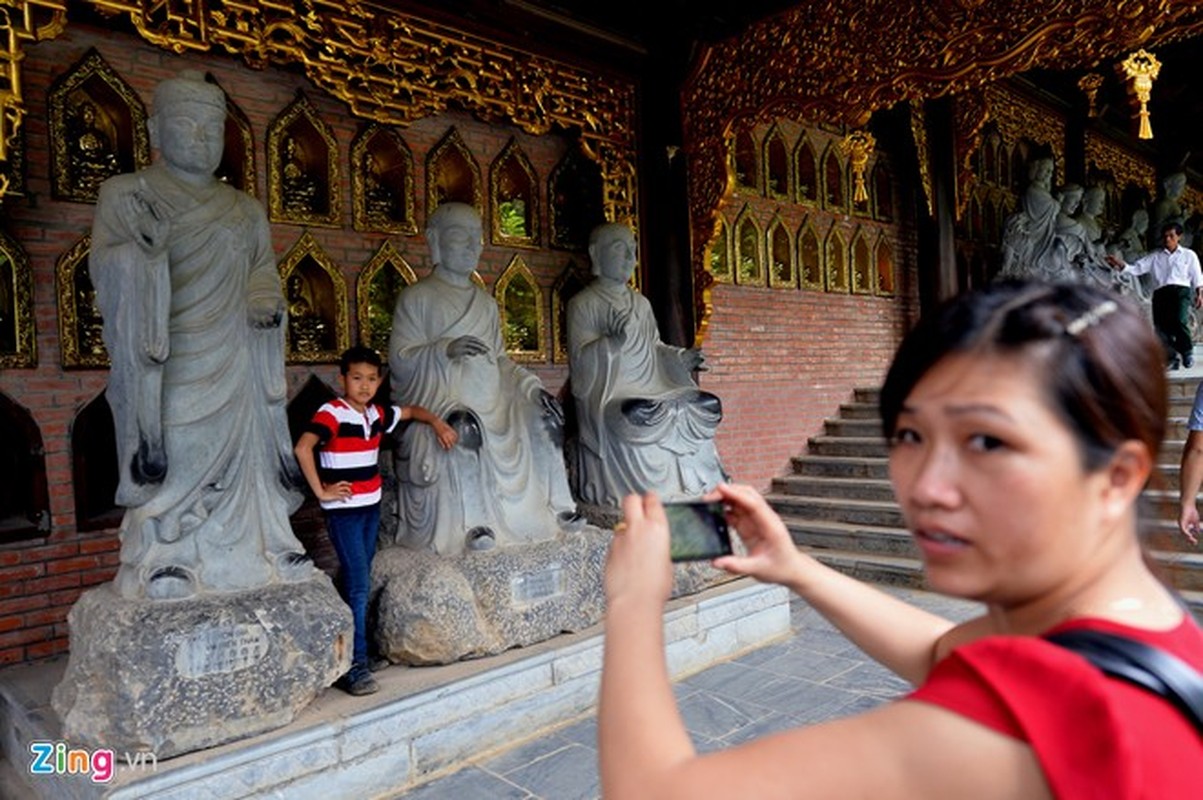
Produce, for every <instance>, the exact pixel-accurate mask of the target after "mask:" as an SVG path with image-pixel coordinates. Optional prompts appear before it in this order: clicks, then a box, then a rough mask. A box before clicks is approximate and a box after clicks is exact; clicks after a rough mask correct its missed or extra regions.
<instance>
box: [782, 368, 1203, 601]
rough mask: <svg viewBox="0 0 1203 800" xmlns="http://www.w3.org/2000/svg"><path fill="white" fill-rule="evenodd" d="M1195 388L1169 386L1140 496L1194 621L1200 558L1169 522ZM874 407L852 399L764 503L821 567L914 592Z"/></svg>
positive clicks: (910, 551) (1155, 553) (868, 397)
mask: <svg viewBox="0 0 1203 800" xmlns="http://www.w3.org/2000/svg"><path fill="white" fill-rule="evenodd" d="M1198 382H1199V377H1197V376H1194V375H1191V376H1182V377H1171V379H1170V410H1169V417H1170V419H1169V425H1168V427H1167V431H1166V442H1165V446H1164V447H1163V449H1162V452H1161V455H1160V458H1159V464H1160V470H1161V474H1162V478H1163V480H1162V481H1161V484H1160V485H1159V486H1154V487H1152V488H1149V489H1147V490H1146V491H1145V495H1144V499H1143V501H1142V509H1141V512H1142V523H1141V530H1142V534H1143V535H1144V537H1145V538H1144V541H1145V547H1146V550H1147V551H1148V553H1149V555H1150V557H1151V559H1152V561H1153V563H1154V564H1155V565H1156V566H1157V567H1158V568H1159V569H1160V571H1161V574H1162V576H1163V577H1164V578H1165V579H1166V581H1167V582H1169V583H1170V585H1172V586H1173V587H1174V588H1176V589H1177V590H1178V591H1179V592H1180V593H1181V594H1182V597H1183V599H1185V600H1186V602H1187V603H1188V604H1189V605H1190V606H1191V607H1192V608H1193V609H1194V610H1195V613H1196V615H1203V551H1201V550H1200V549H1197V548H1195V547H1193V546H1192V545H1191V544H1190V542H1188V541H1187V540H1186V539H1185V538H1184V537H1183V536H1181V535H1180V534H1178V532H1177V522H1176V520H1177V518H1178V510H1177V507H1178V501H1177V498H1178V477H1179V475H1178V473H1179V469H1178V464H1179V460H1180V459H1181V456H1182V446H1183V442H1184V440H1185V439H1186V419H1187V417H1188V416H1189V414H1190V407H1191V402H1192V401H1193V399H1194V394H1195V387H1196V386H1197V385H1198ZM877 404H878V390H877V389H856V390H854V392H853V397H852V401H851V402H849V403H844V404H843V405H841V406H840V409H839V416H838V417H836V418H834V419H828V420H826V421H825V422H824V432H823V434H822V435H820V436H815V437H812V438H811V439H810V441H809V442H808V445H807V452H806V454H805V455H799V456H795V457H794V458H793V459H792V465H791V466H792V471H791V473H790V474H789V475H785V476H783V477H779V478H775V479H774V480H773V484H772V487H771V488H770V490H769V493H768V495H767V497H768V500H769V503H770V504H771V505H772V506H773V507H774V508H775V509H776V510H777V512H778V513H779V514H780V515H781V516H782V518H783V519H784V520H785V524H786V526H787V527H788V528H789V530H790V533H791V534H792V536H793V538H794V541H795V542H797V543H798V546H799V547H800V548H802V549H803V550H805V551H806V552H808V553H810V554H812V555H813V556H815V557H816V558H818V559H819V560H820V561H822V562H824V563H826V564H828V565H830V566H832V567H834V568H836V569H839V570H840V571H842V572H845V573H848V574H850V575H853V576H855V577H857V578H860V579H861V580H864V581H867V582H870V583H882V584H892V585H900V586H911V587H915V588H922V587H923V586H924V583H923V571H922V566H921V563H920V560H919V554H918V550H917V549H916V548H915V546H914V544H913V543H912V542H911V538H910V535H909V534H908V533H907V530H906V526H905V524H904V522H903V519H902V511H901V509H899V507H898V504H897V503H896V502H895V501H894V494H893V490H892V488H891V486H890V481H889V475H888V473H887V467H886V457H887V452H886V444H885V440H884V439H883V438H882V435H881V418H880V416H879V415H878V411H877Z"/></svg>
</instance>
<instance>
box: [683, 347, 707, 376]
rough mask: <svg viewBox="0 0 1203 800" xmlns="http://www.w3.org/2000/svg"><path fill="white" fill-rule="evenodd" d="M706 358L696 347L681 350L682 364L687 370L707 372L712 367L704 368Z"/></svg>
mask: <svg viewBox="0 0 1203 800" xmlns="http://www.w3.org/2000/svg"><path fill="white" fill-rule="evenodd" d="M705 360H706V357H705V356H703V355H702V351H701V350H699V349H698V348H696V347H685V348H682V349H681V363H682V364H684V365H685V369H687V370H689V371H690V372H693V371H694V370H697V371H699V372H705V371H706V370H708V369H710V367H707V366H703V362H704V361H705Z"/></svg>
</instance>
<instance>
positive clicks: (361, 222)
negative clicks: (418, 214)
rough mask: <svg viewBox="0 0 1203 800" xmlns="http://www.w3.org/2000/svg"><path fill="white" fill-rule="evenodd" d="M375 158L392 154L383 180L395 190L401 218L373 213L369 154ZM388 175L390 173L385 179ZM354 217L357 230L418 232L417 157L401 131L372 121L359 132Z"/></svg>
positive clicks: (353, 182) (355, 144)
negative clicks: (370, 199) (415, 182)
mask: <svg viewBox="0 0 1203 800" xmlns="http://www.w3.org/2000/svg"><path fill="white" fill-rule="evenodd" d="M369 155H370V156H372V157H373V160H375V159H376V158H377V157H378V156H380V155H385V156H391V160H390V161H389V162H386V164H385V166H384V168H383V169H382V170H381V171H382V176H381V177H380V178H377V179H376V180H378V181H381V182H383V183H385V184H387V185H389V186H390V187H392V190H393V191H394V193H395V194H394V197H393V201H394V203H396V204H397V207H398V208H399V209H400V212H401V213H400V217H401V218H400V219H398V218H397V217H395V216H391V217H390V216H383V215H380V214H373V213H372V209H371V208H369V207H368V193H369V189H370V186H369V180H368V167H367V164H366V160H367V157H368V156H369ZM384 176H390V177H388V179H387V180H382V179H383V177H384ZM351 219H352V224H353V225H354V227H355V230H357V231H385V232H388V233H405V234H409V235H411V236H412V235H413V234H416V233H417V232H418V222H417V219H416V218H415V216H414V156H413V153H412V152H411V151H410V149H409V145H408V144H406V143H405V139H404V138H403V137H402V136H401V134H400V133H399V132H398V131H396V130H395V129H393V128H389V127H385V126H384V125H380V124H379V123H375V122H373V123H371V124H369V125H367V126H366V127H364V128H363V130H361V131H360V132H359V135H357V136H356V137H355V141H353V142H352V143H351Z"/></svg>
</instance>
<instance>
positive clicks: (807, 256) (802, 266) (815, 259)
mask: <svg viewBox="0 0 1203 800" xmlns="http://www.w3.org/2000/svg"><path fill="white" fill-rule="evenodd" d="M820 241H821V240H820V239H819V234H818V231H816V230H815V224H814V219H813V218H812V217H809V216H808V217H807V218H806V220H805V221H804V222H803V223H802V227H801V228H799V229H798V283H799V284H800V285H801V287H802V288H803V289H811V290H813V291H816V292H821V291H823V287H824V285H825V284H824V281H823V269H824V267H823V248H822V246H821V245H820V244H819V242H820Z"/></svg>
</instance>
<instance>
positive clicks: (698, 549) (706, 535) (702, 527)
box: [664, 500, 731, 561]
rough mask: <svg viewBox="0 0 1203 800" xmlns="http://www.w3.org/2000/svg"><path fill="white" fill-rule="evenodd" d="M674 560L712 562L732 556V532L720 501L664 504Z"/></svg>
mask: <svg viewBox="0 0 1203 800" xmlns="http://www.w3.org/2000/svg"><path fill="white" fill-rule="evenodd" d="M664 513H665V514H666V515H667V516H668V532H669V542H670V550H669V553H670V557H671V558H672V560H673V561H709V560H710V559H712V558H718V557H719V556H727V555H731V532H730V531H729V530H728V529H727V517H726V515H725V514H724V513H723V504H722V502H720V501H717V500H715V501H711V502H707V501H705V500H692V501H686V502H674V503H665V504H664Z"/></svg>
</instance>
